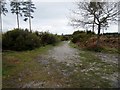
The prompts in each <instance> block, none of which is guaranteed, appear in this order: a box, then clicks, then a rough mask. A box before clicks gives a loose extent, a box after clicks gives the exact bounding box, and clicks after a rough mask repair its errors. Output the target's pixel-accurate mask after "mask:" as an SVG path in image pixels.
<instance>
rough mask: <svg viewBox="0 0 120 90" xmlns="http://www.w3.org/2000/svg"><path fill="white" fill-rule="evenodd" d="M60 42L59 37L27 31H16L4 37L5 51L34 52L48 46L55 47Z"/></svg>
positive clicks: (5, 34)
mask: <svg viewBox="0 0 120 90" xmlns="http://www.w3.org/2000/svg"><path fill="white" fill-rule="evenodd" d="M58 41H59V39H58V36H57V35H53V34H51V33H49V32H38V31H36V32H29V31H28V30H27V29H25V30H23V29H14V30H11V31H8V32H6V33H4V34H3V35H2V42H3V43H2V46H3V50H16V51H23V50H32V49H34V48H37V47H40V46H44V45H47V44H52V45H55V43H57V42H58Z"/></svg>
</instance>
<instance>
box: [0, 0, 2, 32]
mask: <svg viewBox="0 0 120 90" xmlns="http://www.w3.org/2000/svg"><path fill="white" fill-rule="evenodd" d="M0 33H2V5H1V1H0Z"/></svg>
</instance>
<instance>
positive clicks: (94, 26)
mask: <svg viewBox="0 0 120 90" xmlns="http://www.w3.org/2000/svg"><path fill="white" fill-rule="evenodd" d="M94 27H95V17H94V21H93V32H94Z"/></svg>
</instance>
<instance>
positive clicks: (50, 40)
mask: <svg viewBox="0 0 120 90" xmlns="http://www.w3.org/2000/svg"><path fill="white" fill-rule="evenodd" d="M40 38H41V43H42V44H43V45H47V44H53V45H54V44H55V43H56V42H58V41H59V40H58V38H57V36H56V35H53V34H50V33H49V32H44V33H41V35H40Z"/></svg>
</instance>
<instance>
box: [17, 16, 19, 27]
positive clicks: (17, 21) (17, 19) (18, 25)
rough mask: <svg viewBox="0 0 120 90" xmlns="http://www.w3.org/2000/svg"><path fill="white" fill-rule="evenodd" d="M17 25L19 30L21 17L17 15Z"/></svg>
mask: <svg viewBox="0 0 120 90" xmlns="http://www.w3.org/2000/svg"><path fill="white" fill-rule="evenodd" d="M17 25H18V29H19V15H18V14H17Z"/></svg>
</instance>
